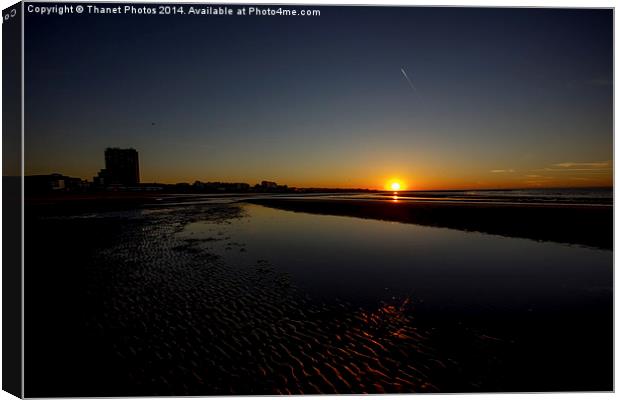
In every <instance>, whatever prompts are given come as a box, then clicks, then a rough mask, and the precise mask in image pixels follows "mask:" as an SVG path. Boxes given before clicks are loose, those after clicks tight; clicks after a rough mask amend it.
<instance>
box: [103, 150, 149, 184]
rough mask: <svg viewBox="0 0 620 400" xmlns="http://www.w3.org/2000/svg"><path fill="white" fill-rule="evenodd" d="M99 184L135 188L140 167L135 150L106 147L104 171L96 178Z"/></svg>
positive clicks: (138, 180)
mask: <svg viewBox="0 0 620 400" xmlns="http://www.w3.org/2000/svg"><path fill="white" fill-rule="evenodd" d="M97 181H98V183H99V184H102V185H105V186H108V185H124V186H135V185H137V184H139V183H140V165H139V160H138V152H137V151H136V150H135V149H119V148H117V147H108V148H107V149H106V150H105V169H102V170H101V171H100V172H99V176H98V177H97Z"/></svg>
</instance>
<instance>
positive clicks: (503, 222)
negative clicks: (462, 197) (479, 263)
mask: <svg viewBox="0 0 620 400" xmlns="http://www.w3.org/2000/svg"><path fill="white" fill-rule="evenodd" d="M246 201H247V202H250V203H254V204H260V205H264V206H268V207H273V208H278V209H282V210H288V211H298V212H305V213H314V214H325V215H342V216H351V217H358V218H370V219H380V220H386V221H397V222H404V223H412V224H419V225H427V226H435V227H443V228H452V229H459V230H464V231H475V232H483V233H490V234H495V235H502V236H509V237H520V238H527V239H534V240H539V241H552V242H559V243H569V244H577V245H585V246H592V247H597V248H602V249H612V248H613V207H612V206H605V205H604V206H595V205H554V204H516V203H484V204H479V203H467V202H440V201H439V202H438V201H433V202H425V201H393V200H358V199H327V198H307V199H302V198H276V197H274V198H262V199H251V200H246Z"/></svg>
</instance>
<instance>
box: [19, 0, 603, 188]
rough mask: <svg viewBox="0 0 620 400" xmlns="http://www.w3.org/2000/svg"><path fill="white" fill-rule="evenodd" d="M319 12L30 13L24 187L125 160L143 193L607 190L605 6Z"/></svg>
mask: <svg viewBox="0 0 620 400" xmlns="http://www.w3.org/2000/svg"><path fill="white" fill-rule="evenodd" d="M186 7H187V6H186ZM238 7H240V6H237V5H236V6H233V8H238ZM287 8H289V9H294V8H297V9H300V7H292V6H287ZM304 8H308V6H306V7H304ZM312 8H313V9H318V10H320V13H321V15H320V16H315V17H301V16H297V17H284V16H273V17H256V16H190V15H182V16H181V15H177V16H166V15H160V16H153V15H149V16H137V15H86V14H65V15H63V16H57V15H51V16H40V15H35V14H28V13H26V17H25V24H26V25H25V26H26V33H25V107H26V114H25V148H26V150H25V169H26V174H27V175H30V174H47V173H53V172H57V173H62V174H65V175H69V176H76V177H82V178H84V179H88V180H92V177H93V176H95V175H96V174H97V172H98V171H99V170H100V169H101V168H103V167H104V158H103V152H104V150H105V148H106V147H133V148H135V149H137V150H138V152H139V155H140V170H141V171H140V172H141V180H142V182H161V183H176V182H189V183H192V182H194V181H195V180H200V181H204V182H206V181H225V182H247V183H250V184H255V183H257V182H260V181H262V180H271V181H276V182H278V183H281V184H288V185H289V186H297V187H334V188H335V187H338V188H371V189H383V188H385V187H386V185H388V184H389V183H390V182H392V181H399V182H401V186H402V187H403V188H406V189H412V190H415V189H420V190H427V189H467V188H524V187H577V186H611V185H612V174H613V170H612V168H613V161H612V160H613V35H612V31H613V21H612V18H613V17H612V11H611V10H602V9H598V10H585V9H581V10H570V9H542V8H538V9H526V8H520V9H507V8H492V9H484V8H422V7H376V6H375V7H336V6H331V7H330V6H323V7H316V6H313V7H312ZM403 72H404V73H403ZM405 75H406V76H405Z"/></svg>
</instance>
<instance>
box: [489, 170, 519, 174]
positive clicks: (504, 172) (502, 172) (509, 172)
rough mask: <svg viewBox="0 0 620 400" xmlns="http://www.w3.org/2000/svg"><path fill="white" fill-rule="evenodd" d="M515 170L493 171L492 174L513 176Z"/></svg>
mask: <svg viewBox="0 0 620 400" xmlns="http://www.w3.org/2000/svg"><path fill="white" fill-rule="evenodd" d="M514 172H515V170H514V169H492V170H491V173H493V174H512V173H514Z"/></svg>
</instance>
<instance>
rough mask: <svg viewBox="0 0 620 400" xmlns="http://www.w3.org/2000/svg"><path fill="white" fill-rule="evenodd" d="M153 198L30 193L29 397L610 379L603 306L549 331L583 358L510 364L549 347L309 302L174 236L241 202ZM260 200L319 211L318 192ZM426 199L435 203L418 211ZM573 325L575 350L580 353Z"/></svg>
mask: <svg viewBox="0 0 620 400" xmlns="http://www.w3.org/2000/svg"><path fill="white" fill-rule="evenodd" d="M147 200H148V202H150V201H151V200H153V199H146V200H145V199H141V200H136V199H131V200H130V201H128V199H117V200H114V201H112V202H111V203H105V204H103V203H102V204H99V203H97V204H92V203H89V202H80V203H79V204H69V205H67V204H64V203H58V202H56V203H54V202H51V203H50V202H46V203H36V204H29V205H27V206H26V231H25V234H26V245H25V246H26V248H25V252H26V257H25V278H26V281H25V282H26V283H25V299H26V306H25V307H26V308H25V310H26V313H25V316H26V320H25V327H26V330H25V357H26V363H25V368H26V370H25V374H26V375H25V382H26V396H28V397H51V396H79V397H86V396H115V395H116V396H118V395H121V396H130V395H177V396H178V395H216V394H219V395H223V394H280V393H282V394H288V393H294V394H301V393H383V392H436V391H441V392H468V391H521V390H523V391H539V390H556V391H557V390H610V389H611V385H610V382H611V379H610V371H611V368H610V367H609V366H608V364H610V363H608V362H607V361H609V360H607V359H602V358H601V356H600V355H601V354H607V352H606V350H607V348H608V347H609V346H608V344H609V343H611V340H607V338H606V337H605V339H604V340H603V339H601V334H602V333H607V332H609V333H610V332H611V326H609V327H608V326H607V325H608V324H607V321H608V320H609V321H611V319H610V318H605V317H601V316H599V315H597V316H592V315H591V313H584V315H582V316H580V317H579V321H582V323H580V324H577V325H575V324H573V322H572V321H574V320H575V317H576V316H575V315H572V316H570V317H569V316H566V317H565V318H564V317H562V320H563V321H564V320H565V321H567V322H568V323H570V325H569V327H567V328H569V329H570V333H571V335H567V336H566V338H564V337H563V336H559V337H557V338H556V339H555V340H557V341H560V342H562V341H564V342H566V348H567V349H568V348H571V349H572V350H571V352H570V354H571V355H570V357H572V358H574V357H582V358H583V363H582V364H580V365H586V364H587V365H588V367H587V368H584V369H582V370H579V371H573V369H561V368H558V369H557V370H555V371H554V370H549V369H545V371H544V373H542V371H538V370H537V369H536V368H537V365H533V364H532V363H535V362H536V361H535V360H534V359H530V358H527V357H526V358H525V359H519V360H520V361H511V362H509V361H508V360H510V359H512V360H515V359H516V358H517V359H518V357H519V354H520V353H521V352H522V351H523V350H524V349H525V348H527V347H529V346H534V347H532V348H531V349H529V350H528V351H529V352H530V353H531V354H532V355H533V357H535V356H536V355H537V354H542V353H541V352H543V351H545V350H544V349H542V348H539V347H537V346H538V345H537V340H536V337H535V338H534V340H531V341H529V342H527V343H522V344H519V343H518V342H515V341H513V340H512V339H511V338H510V336H511V335H512V333H510V332H508V334H507V335H506V336H501V335H500V336H499V337H498V336H496V335H493V334H492V332H491V336H490V335H489V332H487V331H485V330H481V329H477V328H474V327H467V326H463V325H461V324H460V323H459V321H458V320H455V321H447V320H446V321H443V320H442V319H443V316H438V320H436V321H431V322H430V323H429V322H428V321H427V322H426V323H424V322H423V321H420V320H419V319H418V316H417V314H416V310H415V305H414V303H413V302H412V301H411V300H410V299H408V298H393V299H389V300H386V301H385V302H381V303H378V304H376V305H375V306H374V307H366V308H364V309H361V308H359V307H355V306H352V305H350V304H347V303H343V302H340V301H338V300H337V299H334V301H332V302H330V303H328V304H326V303H323V302H318V301H316V300H313V299H312V298H310V297H308V296H307V295H306V294H305V293H304V292H303V291H302V290H300V289H298V288H297V287H296V285H295V283H294V282H291V280H290V279H289V277H288V276H287V275H286V274H283V273H282V272H279V271H278V268H277V266H273V265H271V264H270V262H269V260H262V259H257V260H255V261H254V262H253V263H250V264H248V265H243V266H233V265H227V264H226V263H225V262H224V261H223V260H222V259H220V258H219V257H218V256H216V255H215V254H211V253H209V252H208V251H207V250H205V249H206V248H207V247H205V246H203V244H204V243H203V242H205V241H234V240H235V238H230V237H226V235H225V234H224V233H223V232H222V233H221V234H220V233H218V234H216V235H214V237H211V238H207V239H204V240H192V239H187V236H183V235H179V232H181V231H182V230H183V229H184V227H185V226H186V225H187V224H188V223H191V222H194V221H210V222H212V223H215V224H222V225H224V224H229V223H231V222H232V221H235V220H238V219H239V218H243V217H244V214H243V208H242V206H240V205H236V204H229V205H199V206H196V205H177V206H172V205H171V206H166V205H164V206H156V207H152V206H149V207H145V206H144V203H145V201H147ZM269 205H271V206H278V207H282V208H284V207H293V206H295V207H298V208H299V210H300V211H301V210H302V208H305V209H303V211H307V210H311V211H312V212H319V211H320V212H326V211H325V210H326V204H325V203H320V202H312V201H306V202H291V201H288V200H287V201H277V200H273V201H271V202H270V203H269ZM328 205H329V207H331V208H329V207H328V208H327V210H328V211H329V213H334V214H337V213H339V214H344V215H356V213H357V214H358V215H357V216H359V215H364V216H366V217H374V218H378V217H381V218H384V219H395V220H400V218H405V217H406V216H407V215H409V217H408V218H411V221H412V222H413V221H427V223H428V224H435V223H436V222H435V221H443V222H442V223H444V224H447V223H448V222H450V221H449V220H450V219H449V218H447V216H446V215H445V213H448V215H453V216H454V218H456V220H458V218H457V217H458V213H459V212H460V213H461V218H465V217H464V216H467V218H465V219H464V220H463V221H464V222H463V226H464V227H465V226H467V227H468V228H469V229H471V226H468V225H466V224H465V222H469V223H471V222H472V221H473V222H475V219H473V218H471V215H472V214H471V213H477V212H482V211H481V209H476V208H471V209H470V208H463V207H456V208H453V207H446V208H442V207H438V206H432V207H431V206H425V205H419V206H408V207H407V208H391V209H387V210H391V211H385V210H386V208H383V207H386V204H384V203H381V204H374V203H373V204H371V203H355V205H354V206H353V207H351V206H352V204H347V205H344V204H343V203H339V202H334V203H330V204H328ZM389 206H392V205H391V204H390V205H389ZM78 210H79V211H78ZM420 210H423V211H425V212H430V214H427V215H426V216H425V217H424V213H421V214H417V213H414V211H420ZM457 210H458V211H457ZM528 210H530V209H528ZM532 210H534V209H532ZM504 211H505V210H504ZM538 213H539V214H538V215H541V218H545V215H547V214H546V213H543V212H542V211H539V212H538ZM606 213H607V211H606V210H603V212H602V215H599V214H597V213H596V212H595V213H594V214H592V215H593V217H592V218H593V220H594V221H598V222H597V223H596V224H595V225H594V226H597V227H598V226H599V225H598V224H601V223H603V225H604V222H605V220H599V219H600V218H602V217H603V216H606V215H607V214H606ZM504 214H506V213H505V212H504ZM504 214H502V213H499V214H498V215H500V216H501V215H504ZM508 214H510V213H508ZM562 215H564V214H562ZM566 215H570V216H572V217H574V216H575V214H574V213H572V212H570V213H568V214H566ZM588 215H590V214H588ZM423 217H424V218H426V219H424V218H423ZM431 217H434V218H431ZM506 218H512V220H514V218H515V217H514V216H513V217H510V215H508V217H506ZM554 218H555V219H559V218H560V215H556V216H555V217H554ZM405 220H407V219H406V218H405ZM504 221H505V220H504ZM546 221H548V219H547V220H546ZM578 221H579V223H578V226H580V227H581V228H584V227H587V225H585V224H586V222H588V221H587V220H585V218H584V219H582V218H581V217H579V218H578ZM431 222H432V223H431ZM452 222H454V221H452ZM485 222H486V223H487V224H489V226H499V227H501V226H503V225H502V224H495V225H493V224H490V223H491V222H493V221H490V220H489V218H487V219H486V220H485ZM560 222H561V221H560ZM420 223H422V222H420ZM532 223H534V224H539V225H536V226H541V225H540V224H541V221H538V220H534V222H532ZM566 225H567V224H564V225H563V226H566ZM457 226H458V225H457ZM474 226H479V225H474ZM485 226H486V225H485ZM551 232H557V229H556V230H551ZM343 284H346V283H343ZM601 312H602V313H607V309H605V310H601ZM605 315H606V314H605ZM584 321H591V322H584ZM601 321H602V322H601ZM545 323H546V322H545V321H540V322H539V323H537V324H536V326H537V332H536V335H535V336H538V335H543V334H545V330H546V328H545V325H544V324H545ZM554 323H555V322H554ZM507 326H511V325H510V324H508V325H507ZM523 329H524V330H527V331H529V330H530V329H529V328H528V327H524V328H523ZM574 337H579V338H581V340H582V343H580V344H579V348H584V350H583V351H580V352H576V351H575V350H574V349H575V343H574V341H573V339H572V338H574ZM564 342H562V343H564ZM541 343H545V341H541ZM517 345H519V346H520V347H519V346H517ZM584 346H587V347H584ZM560 348H561V349H563V348H564V347H563V346H560ZM562 353H564V351H562ZM609 354H611V353H609ZM515 357H516V358H515ZM552 358H553V357H552ZM541 365H544V364H541ZM532 371H533V372H532ZM577 373H578V374H579V375H578V376H573V375H575V374H577ZM608 373H609V374H608ZM571 374H573V375H571ZM608 375H609V376H608Z"/></svg>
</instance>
